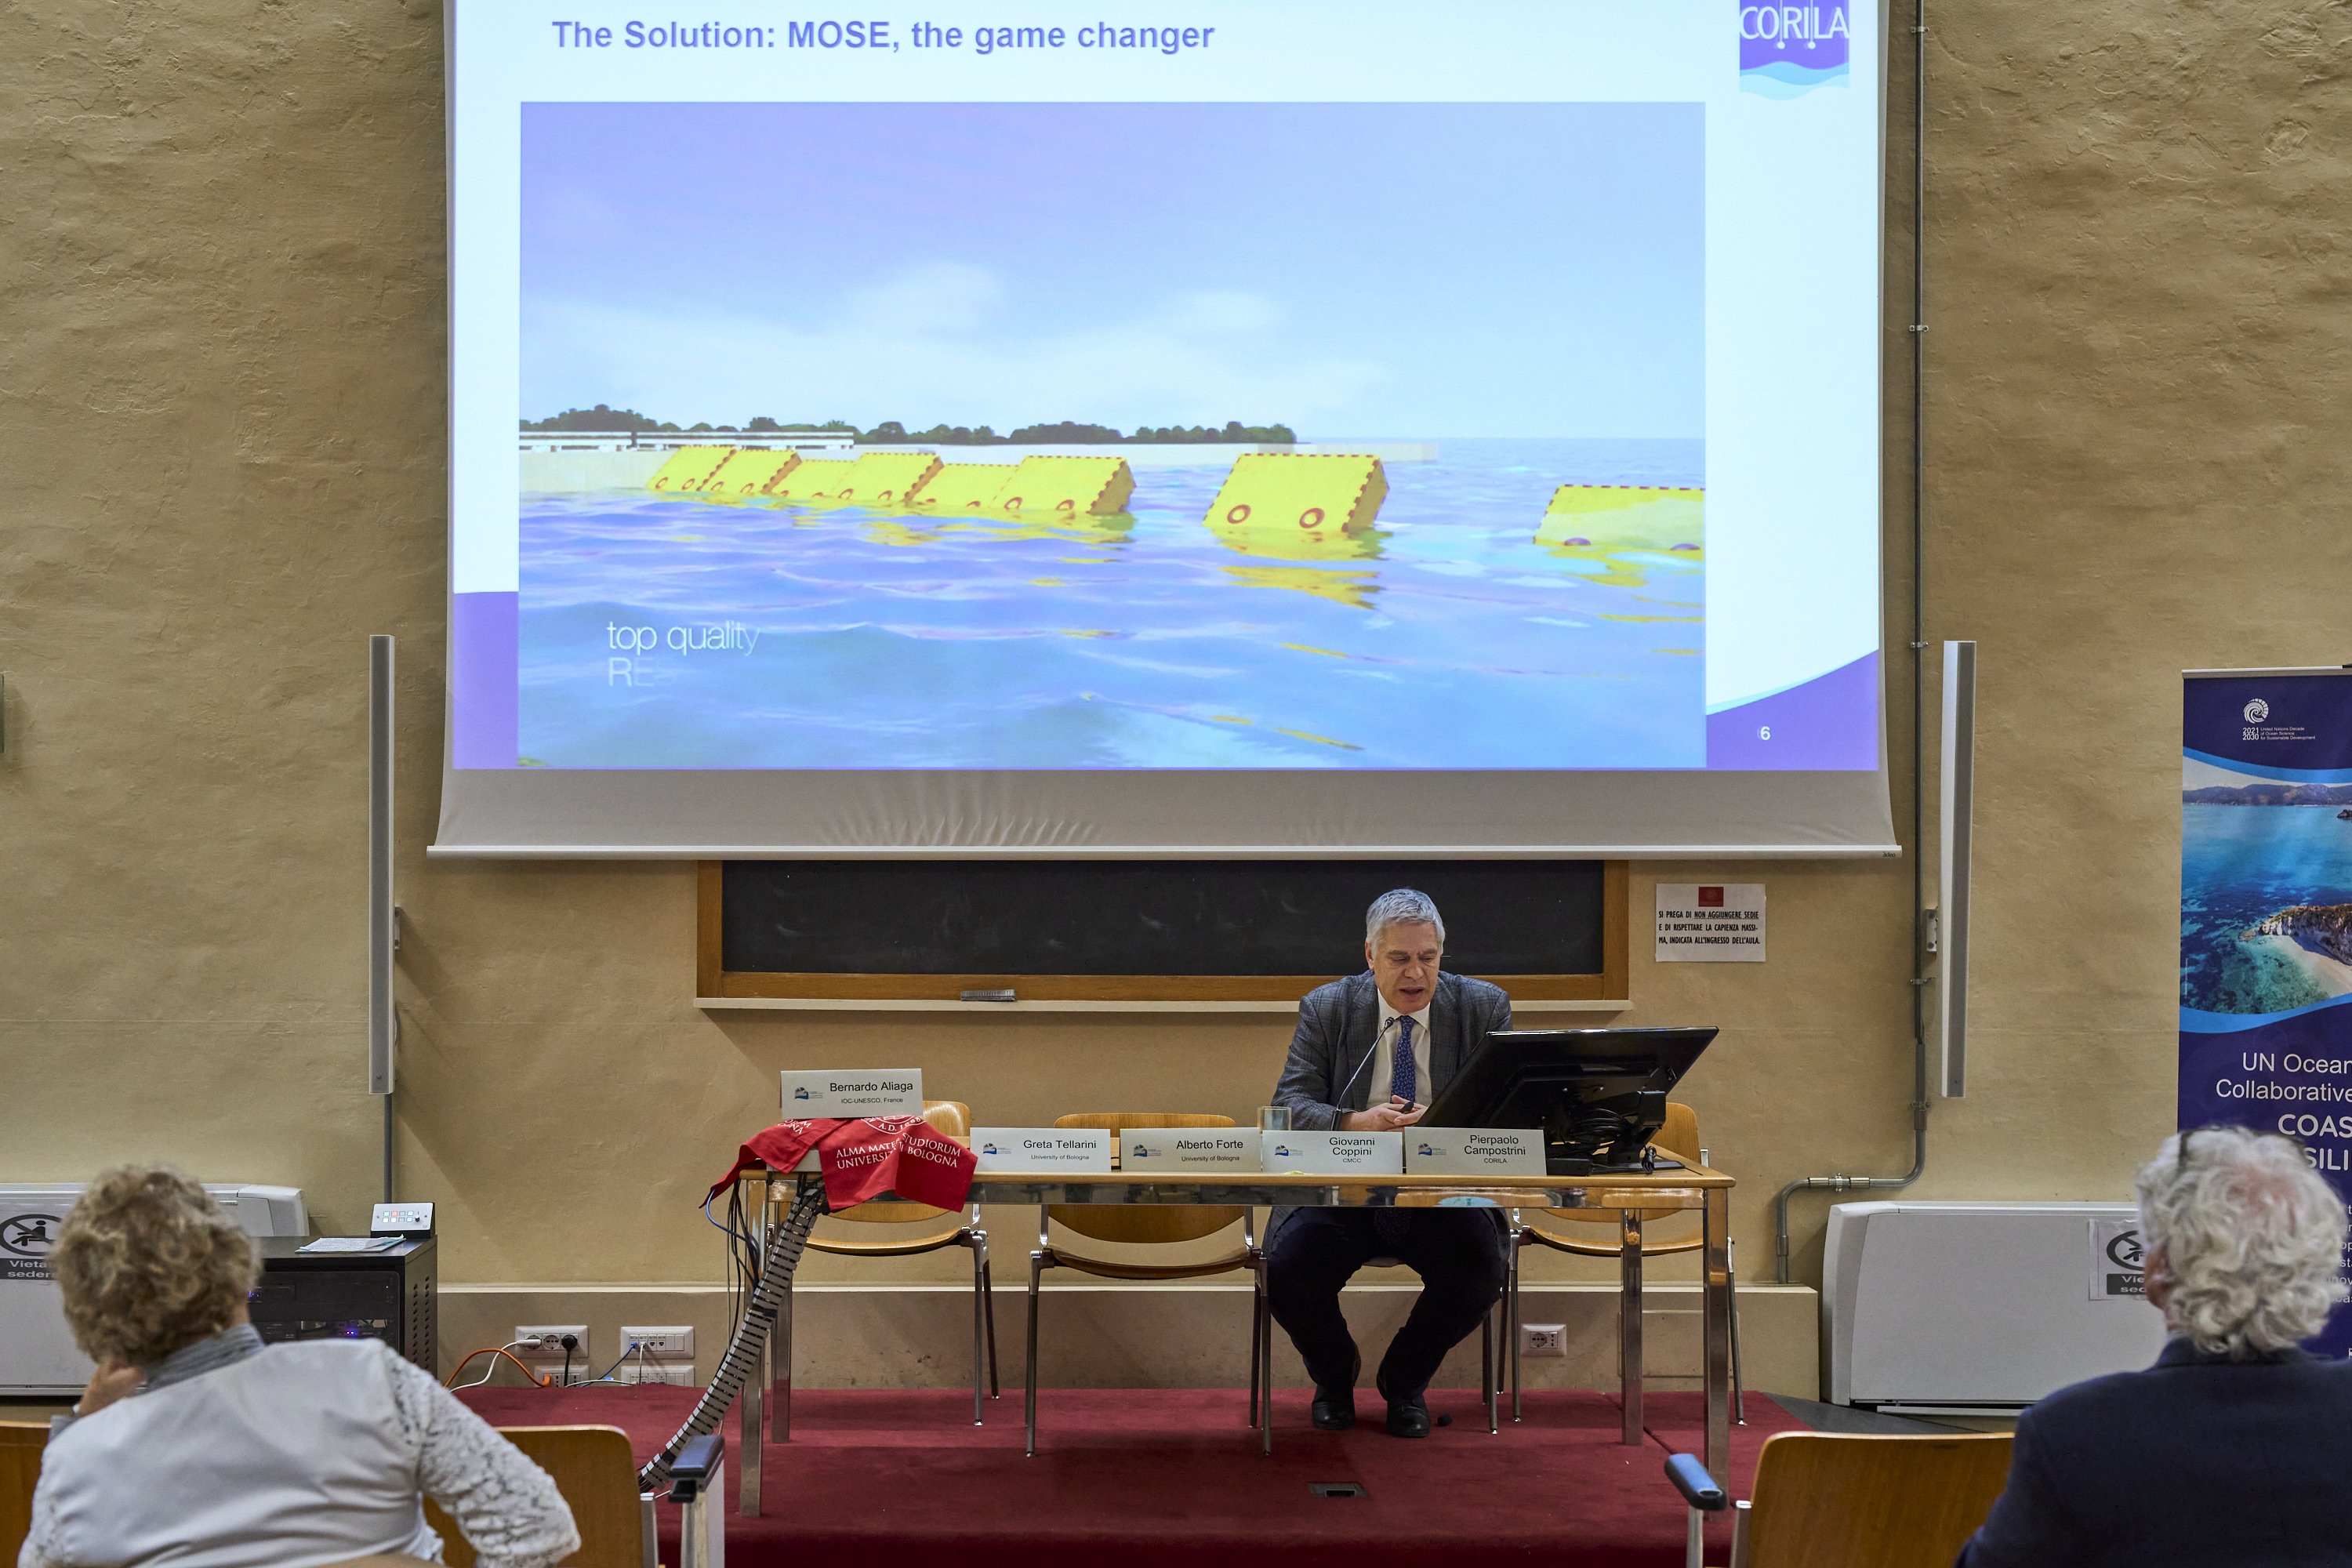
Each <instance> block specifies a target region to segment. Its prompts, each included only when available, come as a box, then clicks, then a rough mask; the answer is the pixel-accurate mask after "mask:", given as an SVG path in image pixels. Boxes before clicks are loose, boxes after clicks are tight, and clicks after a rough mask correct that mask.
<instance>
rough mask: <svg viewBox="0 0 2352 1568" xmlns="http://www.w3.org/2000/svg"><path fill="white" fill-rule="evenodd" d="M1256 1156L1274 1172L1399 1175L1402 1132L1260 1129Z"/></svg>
mask: <svg viewBox="0 0 2352 1568" xmlns="http://www.w3.org/2000/svg"><path fill="white" fill-rule="evenodd" d="M1258 1138H1259V1141H1260V1142H1259V1148H1260V1150H1261V1152H1260V1153H1259V1155H1258V1158H1259V1159H1260V1160H1261V1161H1263V1162H1264V1163H1265V1169H1266V1170H1268V1171H1270V1172H1274V1173H1276V1174H1286V1175H1301V1176H1402V1175H1403V1174H1404V1134H1403V1133H1402V1132H1261V1133H1259V1134H1258Z"/></svg>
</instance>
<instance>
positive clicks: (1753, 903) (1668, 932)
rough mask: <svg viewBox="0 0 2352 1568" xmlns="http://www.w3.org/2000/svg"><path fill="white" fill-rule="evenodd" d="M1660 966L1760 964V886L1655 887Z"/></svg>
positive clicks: (1686, 884) (1687, 884)
mask: <svg viewBox="0 0 2352 1568" xmlns="http://www.w3.org/2000/svg"><path fill="white" fill-rule="evenodd" d="M1658 962H1659V963H1763V962H1764V884H1763V883H1761V882H1661V883H1659V884H1658Z"/></svg>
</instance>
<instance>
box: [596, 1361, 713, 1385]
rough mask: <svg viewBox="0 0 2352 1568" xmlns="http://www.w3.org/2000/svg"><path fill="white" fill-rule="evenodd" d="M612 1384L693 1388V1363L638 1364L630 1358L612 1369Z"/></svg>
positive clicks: (652, 1362) (655, 1362) (649, 1362)
mask: <svg viewBox="0 0 2352 1568" xmlns="http://www.w3.org/2000/svg"><path fill="white" fill-rule="evenodd" d="M613 1381H614V1383H670V1384H677V1386H679V1387H680V1388H692V1387H693V1386H694V1363H692V1362H690V1361H681V1362H658V1361H648V1362H640V1361H639V1360H637V1358H636V1357H635V1356H631V1357H630V1358H629V1359H628V1360H626V1361H625V1362H623V1363H621V1364H620V1365H618V1366H616V1367H614V1369H613Z"/></svg>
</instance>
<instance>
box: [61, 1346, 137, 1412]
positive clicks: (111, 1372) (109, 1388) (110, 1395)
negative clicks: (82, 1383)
mask: <svg viewBox="0 0 2352 1568" xmlns="http://www.w3.org/2000/svg"><path fill="white" fill-rule="evenodd" d="M146 1381H147V1374H146V1373H143V1372H142V1371H140V1370H139V1369H138V1368H137V1367H135V1366H132V1365H131V1364H130V1363H128V1362H120V1361H116V1360H114V1359H113V1358H112V1357H109V1358H108V1359H106V1360H105V1361H102V1362H100V1363H98V1370H97V1371H96V1372H93V1373H90V1374H89V1385H88V1386H86V1387H85V1388H83V1390H82V1391H81V1402H80V1403H79V1404H78V1405H75V1406H74V1414H75V1415H97V1414H98V1413H99V1412H100V1411H101V1410H103V1409H105V1408H106V1407H107V1406H108V1405H111V1404H113V1403H114V1402H115V1401H116V1400H118V1399H120V1398H121V1397H122V1396H123V1395H124V1394H129V1393H131V1391H132V1390H133V1389H136V1388H137V1387H138V1386H139V1385H140V1384H142V1383H144V1382H146Z"/></svg>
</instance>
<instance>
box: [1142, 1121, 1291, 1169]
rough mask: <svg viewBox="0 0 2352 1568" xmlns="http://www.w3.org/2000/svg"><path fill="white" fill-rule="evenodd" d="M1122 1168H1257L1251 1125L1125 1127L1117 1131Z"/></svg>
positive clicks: (1253, 1129) (1254, 1139)
mask: <svg viewBox="0 0 2352 1568" xmlns="http://www.w3.org/2000/svg"><path fill="white" fill-rule="evenodd" d="M1118 1158H1119V1169H1120V1170H1122V1171H1161V1170H1166V1171H1243V1172H1255V1170H1257V1168H1258V1134H1257V1130H1256V1129H1255V1128H1254V1127H1126V1128H1121V1129H1120V1130H1119V1135H1118Z"/></svg>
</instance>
